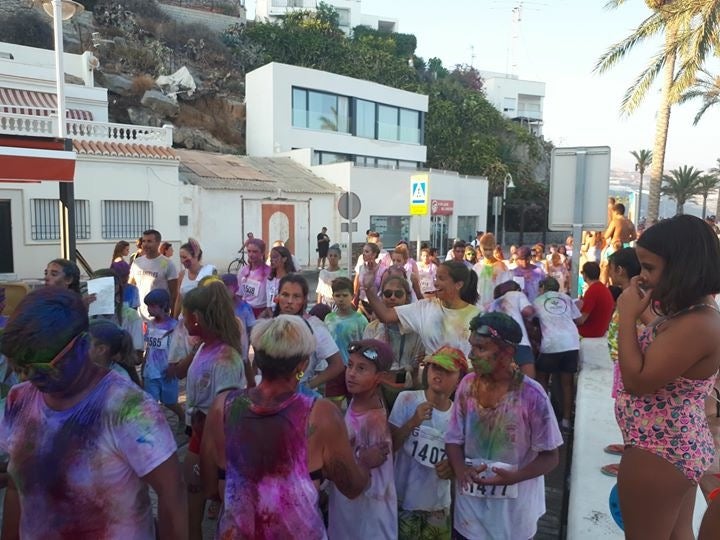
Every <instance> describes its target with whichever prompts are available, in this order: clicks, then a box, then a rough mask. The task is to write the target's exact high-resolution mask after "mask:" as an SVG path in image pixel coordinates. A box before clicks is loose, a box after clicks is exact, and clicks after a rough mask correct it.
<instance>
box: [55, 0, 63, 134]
mask: <svg viewBox="0 0 720 540" xmlns="http://www.w3.org/2000/svg"><path fill="white" fill-rule="evenodd" d="M52 6H53V31H54V35H55V82H56V93H57V95H56V97H57V104H56V108H57V115H58V130H57V136H58V137H59V138H61V139H64V138H65V136H66V135H67V127H66V125H65V68H64V66H63V60H64V57H63V28H62V23H63V19H62V2H61V0H52Z"/></svg>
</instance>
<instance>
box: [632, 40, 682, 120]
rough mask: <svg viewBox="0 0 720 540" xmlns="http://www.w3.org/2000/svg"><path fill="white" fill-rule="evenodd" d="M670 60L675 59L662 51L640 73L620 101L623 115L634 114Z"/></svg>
mask: <svg viewBox="0 0 720 540" xmlns="http://www.w3.org/2000/svg"><path fill="white" fill-rule="evenodd" d="M668 60H673V61H674V59H673V58H669V57H668V56H666V55H665V54H664V52H660V53H658V54H656V55H655V56H654V57H653V58H652V60H651V62H650V64H649V65H648V67H646V68H645V70H644V71H643V72H642V73H640V75H638V77H637V79H635V82H634V83H633V84H632V86H630V87H629V88H628V89H627V90H626V91H625V95H624V96H623V98H622V102H621V103H620V112H621V113H622V114H623V115H626V116H627V115H630V114H632V113H633V112H634V111H635V110H636V109H637V108H638V107H639V106H640V104H641V103H642V100H643V99H644V98H645V95H646V94H647V92H648V90H649V89H650V87H652V85H653V83H654V82H655V79H656V78H657V76H658V73H660V72H661V71H662V69H663V67H664V66H665V63H666V62H667V61H668Z"/></svg>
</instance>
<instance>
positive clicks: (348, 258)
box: [346, 183, 362, 286]
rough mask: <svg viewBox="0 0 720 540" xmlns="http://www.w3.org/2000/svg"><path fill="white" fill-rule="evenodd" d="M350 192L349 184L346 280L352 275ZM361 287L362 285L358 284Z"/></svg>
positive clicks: (351, 204)
mask: <svg viewBox="0 0 720 540" xmlns="http://www.w3.org/2000/svg"><path fill="white" fill-rule="evenodd" d="M351 193H352V192H351V191H350V184H349V183H348V190H347V201H348V202H347V222H348V253H347V258H346V260H347V265H348V269H347V277H348V279H352V277H353V275H352V272H353V250H352V243H353V242H352V237H353V234H352V211H353V203H352V196H351ZM360 286H362V283H361V284H360Z"/></svg>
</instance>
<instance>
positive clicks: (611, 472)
mask: <svg viewBox="0 0 720 540" xmlns="http://www.w3.org/2000/svg"><path fill="white" fill-rule="evenodd" d="M619 469H620V464H619V463H611V464H610V465H604V466H602V467H600V472H601V473H603V474H604V475H605V476H617V475H618V470H619Z"/></svg>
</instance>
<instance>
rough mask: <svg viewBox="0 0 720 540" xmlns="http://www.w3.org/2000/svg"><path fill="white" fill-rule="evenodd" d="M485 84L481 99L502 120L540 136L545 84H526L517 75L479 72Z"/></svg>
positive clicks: (533, 82)
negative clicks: (518, 125) (497, 112)
mask: <svg viewBox="0 0 720 540" xmlns="http://www.w3.org/2000/svg"><path fill="white" fill-rule="evenodd" d="M480 76H481V77H482V78H483V80H484V81H485V95H486V97H487V99H488V101H489V102H490V103H492V105H493V106H494V107H495V108H496V109H497V110H498V111H500V112H501V113H502V114H503V116H505V117H506V118H509V119H511V120H513V121H514V122H518V123H519V124H521V125H523V126H525V127H527V129H528V130H529V131H530V132H531V133H533V134H535V135H542V125H543V101H544V99H545V83H544V82H539V81H526V80H523V79H520V78H518V76H517V75H508V74H505V73H496V72H492V71H480Z"/></svg>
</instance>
